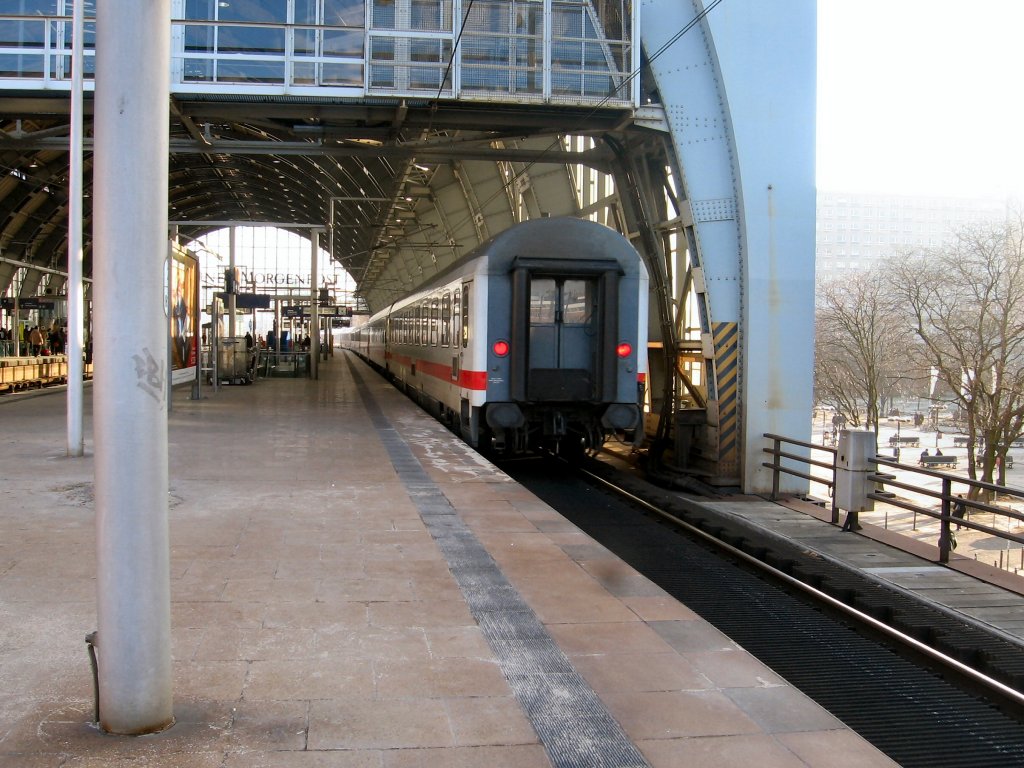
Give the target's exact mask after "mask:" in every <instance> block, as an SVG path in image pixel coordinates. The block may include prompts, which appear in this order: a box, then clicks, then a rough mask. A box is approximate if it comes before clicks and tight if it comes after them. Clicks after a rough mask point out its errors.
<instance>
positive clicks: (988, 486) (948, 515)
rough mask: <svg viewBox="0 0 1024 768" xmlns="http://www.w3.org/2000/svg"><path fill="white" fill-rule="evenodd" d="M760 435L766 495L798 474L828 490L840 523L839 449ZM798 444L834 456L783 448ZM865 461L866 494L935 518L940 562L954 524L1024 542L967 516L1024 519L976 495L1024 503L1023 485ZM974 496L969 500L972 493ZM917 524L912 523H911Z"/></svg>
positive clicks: (945, 556)
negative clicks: (767, 472)
mask: <svg viewBox="0 0 1024 768" xmlns="http://www.w3.org/2000/svg"><path fill="white" fill-rule="evenodd" d="M764 437H765V438H766V439H767V440H770V441H772V445H771V447H766V448H762V451H763V452H764V453H768V454H770V455H771V456H772V457H773V460H772V461H770V462H768V461H766V462H762V466H763V467H767V468H768V469H771V470H772V493H771V496H770V498H771V499H772V500H773V501H774V500H776V499H778V497H779V486H780V476H781V475H789V476H792V477H799V478H802V479H805V480H809V481H811V482H814V483H819V484H821V485H824V486H825V487H826V488H827V489H828V494H829V496H830V498H831V499H832V523H833V524H838V523H839V510H838V509H837V507H836V504H835V480H836V467H835V457H836V455H837V450H836V449H835V448H831V447H828V446H823V445H817V444H815V443H811V442H808V441H805V440H798V439H796V438H790V437H786V436H784V435H778V434H773V433H766V434H765V435H764ZM784 445H785V446H798V447H801V448H809V449H813V450H816V451H821V452H824V453H828V454H831V455H832V462H831V463H825V462H822V461H818V460H816V459H813V458H811V457H810V456H805V455H801V454H797V453H791V452H789V451H784V450H783V446H784ZM783 459H786V460H789V461H791V462H793V461H795V462H799V463H802V464H804V465H806V466H808V467H811V466H817V467H821V468H824V469H829V470H831V477H819V476H814V475H811V474H810V473H809V472H807V471H803V470H802V469H798V468H794V467H792V466H787V465H785V464H783V463H782V461H783ZM868 461H869V462H870V463H871V464H873V465H875V471H874V472H873V473H869V474H868V480H869V481H871V482H874V483H876V484H877V486H878V489H877V490H876V491H873V492H870V493H868V494H867V495H868V498H870V499H873V500H875V501H879V502H882V503H884V504H888V505H891V506H894V507H898V508H900V509H906V510H908V511H911V512H913V513H914V515H915V519H916V515H918V514H920V515H923V516H925V517H929V518H931V519H933V520H938V521H939V542H938V549H939V558H938V559H939V562H942V563H945V562H948V561H949V554H950V551H951V549H952V548H953V547H954V546H955V544H954V541H955V540H954V538H953V535H952V533H951V531H950V526H951V525H957V526H960V527H962V528H967V529H969V530H975V531H980V532H982V533H985V534H988V535H991V536H994V537H996V538H999V539H1002V540H1004V541H1006V542H1014V543H1016V544H1021V545H1024V535H1020V534H1015V533H1011V532H1010V531H1009V530H1000V529H998V528H995V527H993V526H990V525H986V524H984V523H981V522H976V521H973V520H971V519H970V515H971V513H972V512H987V513H991V514H993V515H999V516H1002V517H1005V518H1006V519H1007V522H1008V523H1009V521H1010V520H1016V521H1018V522H1024V513H1021V512H1018V511H1017V510H1014V509H1011V508H1009V507H1002V506H996V505H994V504H990V503H988V502H986V501H983V500H981V499H979V498H977V496H978V495H979V492H982V493H992V494H998V495H1000V496H1009V497H1011V498H1013V499H1019V500H1021V501H1024V489H1017V488H1012V487H1009V486H1003V485H995V484H993V483H987V482H984V481H981V480H972V479H971V478H968V477H961V476H959V475H953V474H951V473H949V472H942V471H939V470H934V469H926V468H924V467H915V466H911V465H909V464H901V463H900V462H898V461H893V460H890V459H887V458H885V457H883V456H874V457H869V458H868ZM884 468H891V469H898V470H900V471H901V472H908V473H911V474H912V475H915V476H925V477H930V478H935V479H937V480H939V481H940V482H941V483H942V488H941V490H940V491H936V490H932V489H930V488H926V487H923V486H921V485H915V484H914V483H913V482H906V481H903V480H899V479H897V478H896V476H895V475H893V474H890V473H888V472H885V471H883V469H884ZM954 484H957V485H960V486H964V487H965V488H966V489H967V491H966V493H965V494H963V495H960V494H954V493H953V490H952V489H953V485H954ZM886 487H889V488H896V489H899V490H905V491H911V492H913V493H918V494H921V495H922V496H926V497H928V498H930V499H934V500H935V501H936V502H937V503H938V506H939V509H938V510H936V509H934V508H929V507H926V506H922V505H921V504H915V503H914V502H913V501H911V500H908V499H906V498H900V497H897V496H896V495H895V494H894V493H892V492H891V491H886V490H885V488H886ZM972 496H973V497H975V498H971V497H972ZM957 503H962V504H963V505H964V507H965V508H966V513H965V514H964V516H963V518H959V517H954V516H953V515H952V509H953V506H954V505H955V504H957ZM853 520H854V522H856V514H854V515H853ZM915 526H916V523H915Z"/></svg>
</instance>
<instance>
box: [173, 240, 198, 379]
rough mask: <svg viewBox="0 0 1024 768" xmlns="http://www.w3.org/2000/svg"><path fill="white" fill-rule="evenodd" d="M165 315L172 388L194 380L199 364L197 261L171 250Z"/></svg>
mask: <svg viewBox="0 0 1024 768" xmlns="http://www.w3.org/2000/svg"><path fill="white" fill-rule="evenodd" d="M169 262H170V267H169V268H170V281H169V286H170V287H169V297H168V298H169V300H170V309H171V311H170V312H169V313H168V314H169V315H170V321H171V328H170V331H171V338H170V343H171V355H170V358H171V385H172V386H173V385H175V384H183V383H185V382H187V381H193V380H194V379H195V378H196V370H197V364H198V361H199V346H198V345H199V259H197V258H196V257H195V256H194V255H193V254H191V253H189V252H188V251H185V250H182V249H181V248H179V247H177V246H173V245H172V247H171V258H170V260H169Z"/></svg>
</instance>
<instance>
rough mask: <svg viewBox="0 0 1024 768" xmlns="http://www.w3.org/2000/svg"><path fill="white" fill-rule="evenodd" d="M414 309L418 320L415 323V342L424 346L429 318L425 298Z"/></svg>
mask: <svg viewBox="0 0 1024 768" xmlns="http://www.w3.org/2000/svg"><path fill="white" fill-rule="evenodd" d="M416 311H417V313H418V316H419V322H417V323H416V326H417V328H416V333H417V335H418V338H417V340H416V343H417V344H419V345H420V346H421V347H423V346H426V344H427V323H428V322H429V319H428V318H427V300H426V299H424V300H423V301H421V302H420V304H419V306H418V307H417V308H416Z"/></svg>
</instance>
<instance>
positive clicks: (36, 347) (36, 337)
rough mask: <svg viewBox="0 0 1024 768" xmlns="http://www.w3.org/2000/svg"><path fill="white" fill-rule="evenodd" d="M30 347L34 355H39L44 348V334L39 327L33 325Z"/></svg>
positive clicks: (30, 334) (29, 336)
mask: <svg viewBox="0 0 1024 768" xmlns="http://www.w3.org/2000/svg"><path fill="white" fill-rule="evenodd" d="M28 346H29V350H30V352H31V353H32V354H33V355H38V354H39V352H40V350H42V348H43V334H42V332H41V331H40V330H39V326H38V325H33V326H32V330H31V331H29V332H28Z"/></svg>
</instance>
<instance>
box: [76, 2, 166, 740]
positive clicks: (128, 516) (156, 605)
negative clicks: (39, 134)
mask: <svg viewBox="0 0 1024 768" xmlns="http://www.w3.org/2000/svg"><path fill="white" fill-rule="evenodd" d="M96 12H97V18H96V35H97V41H96V100H95V126H96V129H95V130H96V138H95V167H94V193H95V197H94V205H93V211H94V212H95V219H94V242H95V256H94V265H93V275H94V281H93V290H94V301H95V312H94V317H95V323H94V325H95V330H96V333H95V361H96V387H95V389H94V390H93V402H94V414H95V416H94V419H95V430H94V431H95V442H96V463H95V466H96V468H95V472H96V554H97V584H96V589H97V601H96V602H97V618H98V637H97V645H98V648H99V704H100V725H101V726H102V728H103V729H104V730H107V731H110V732H112V733H117V734H141V733H151V732H154V731H159V730H162V729H164V728H166V727H168V726H169V725H171V724H172V723H173V722H174V716H173V711H172V693H171V631H170V629H171V620H170V565H169V560H170V551H169V545H168V522H167V492H168V469H167V457H168V453H167V397H168V386H167V375H166V371H165V370H164V366H165V365H167V354H166V350H167V344H168V343H169V334H170V325H169V320H168V315H167V307H166V306H165V295H164V274H165V269H166V267H165V265H166V259H167V257H168V251H167V183H168V175H167V158H168V123H169V114H168V113H169V108H168V74H169V73H168V66H169V61H170V51H169V41H170V37H171V31H170V19H171V9H170V0H151V1H150V2H145V3H140V2H136V0H104V2H102V3H98V4H97V7H96Z"/></svg>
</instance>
